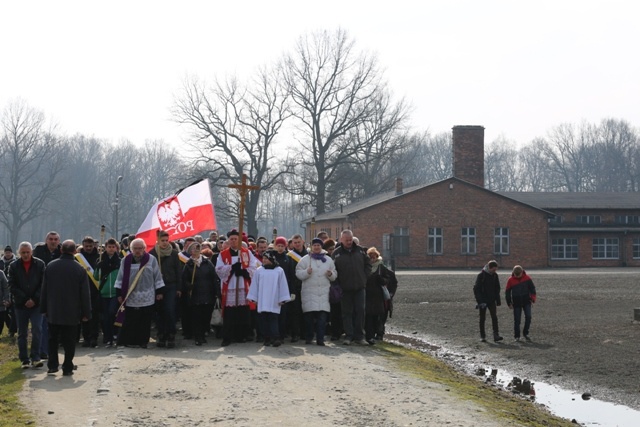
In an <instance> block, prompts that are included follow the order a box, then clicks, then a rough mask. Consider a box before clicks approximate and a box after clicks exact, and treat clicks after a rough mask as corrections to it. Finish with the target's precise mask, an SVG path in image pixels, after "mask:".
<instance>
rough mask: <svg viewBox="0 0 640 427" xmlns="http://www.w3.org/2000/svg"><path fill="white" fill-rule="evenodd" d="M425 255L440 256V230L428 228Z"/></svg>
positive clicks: (438, 228)
mask: <svg viewBox="0 0 640 427" xmlns="http://www.w3.org/2000/svg"><path fill="white" fill-rule="evenodd" d="M427 240H428V244H427V253H428V254H429V255H442V244H443V239H442V228H440V227H429V238H428V239H427Z"/></svg>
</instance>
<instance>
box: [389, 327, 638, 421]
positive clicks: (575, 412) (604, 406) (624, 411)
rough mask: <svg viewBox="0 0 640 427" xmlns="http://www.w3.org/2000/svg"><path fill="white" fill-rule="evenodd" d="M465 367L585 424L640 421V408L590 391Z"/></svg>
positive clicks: (405, 341)
mask: <svg viewBox="0 0 640 427" xmlns="http://www.w3.org/2000/svg"><path fill="white" fill-rule="evenodd" d="M388 337H389V340H390V341H392V342H394V343H395V344H399V345H403V346H406V347H411V348H414V349H416V350H419V351H422V352H425V353H429V354H431V355H433V354H434V353H435V352H436V351H437V352H438V353H440V354H442V352H443V348H442V347H440V346H436V345H433V344H430V343H428V342H426V341H424V340H422V339H421V338H419V337H416V336H406V335H402V334H396V333H394V334H388ZM466 370H467V373H469V374H470V375H475V376H477V377H483V378H484V380H485V381H487V382H493V383H495V384H497V385H499V386H501V387H502V388H504V389H505V390H511V391H512V392H514V393H518V394H521V395H523V396H524V397H525V398H528V399H530V400H534V401H535V402H537V403H539V404H541V405H544V406H545V407H547V408H548V409H549V411H551V413H553V414H554V415H557V416H559V417H562V418H566V419H569V420H576V421H577V422H578V424H580V425H582V426H619V427H623V426H638V425H640V411H637V410H635V409H632V408H629V407H628V406H624V405H616V404H614V403H609V402H604V401H601V400H598V399H593V398H592V397H591V395H586V394H585V395H583V394H580V393H575V392H573V391H568V390H564V389H562V388H560V387H558V386H555V385H551V384H547V383H544V382H540V381H531V380H529V379H525V378H523V379H520V378H517V377H516V375H513V373H510V372H507V371H503V370H498V369H496V368H495V367H491V366H480V365H477V364H471V363H467V364H466Z"/></svg>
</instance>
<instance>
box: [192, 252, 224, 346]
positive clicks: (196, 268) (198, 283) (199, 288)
mask: <svg viewBox="0 0 640 427" xmlns="http://www.w3.org/2000/svg"><path fill="white" fill-rule="evenodd" d="M200 250H201V245H200V243H197V242H196V243H193V244H191V246H189V252H190V254H191V258H190V259H189V261H187V263H186V264H185V265H184V270H183V271H182V292H183V293H185V294H188V295H189V304H190V310H189V313H185V315H190V316H191V318H192V320H193V336H194V338H195V344H196V345H202V344H203V343H206V342H207V340H206V339H205V333H206V332H208V330H209V322H210V321H211V314H212V313H213V305H214V303H215V300H216V298H219V297H220V295H221V291H220V284H219V281H218V280H217V275H216V269H215V267H214V265H213V264H212V263H211V261H209V260H208V259H207V258H205V257H203V256H202V255H201V254H200Z"/></svg>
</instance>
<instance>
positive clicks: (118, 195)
mask: <svg viewBox="0 0 640 427" xmlns="http://www.w3.org/2000/svg"><path fill="white" fill-rule="evenodd" d="M120 181H122V175H120V176H119V177H118V179H117V181H116V203H115V205H116V230H115V231H116V233H115V236H113V237H114V238H115V239H116V240H118V239H119V238H118V213H119V212H118V211H119V209H120V192H119V190H120Z"/></svg>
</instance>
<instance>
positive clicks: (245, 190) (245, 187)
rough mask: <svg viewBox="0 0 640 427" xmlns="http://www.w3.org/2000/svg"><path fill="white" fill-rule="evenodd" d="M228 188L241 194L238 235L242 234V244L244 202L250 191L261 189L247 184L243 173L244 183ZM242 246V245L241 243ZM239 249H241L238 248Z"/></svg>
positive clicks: (230, 185)
mask: <svg viewBox="0 0 640 427" xmlns="http://www.w3.org/2000/svg"><path fill="white" fill-rule="evenodd" d="M227 187H229V188H235V189H236V190H238V193H240V207H239V210H240V212H239V216H240V218H239V221H240V224H239V225H240V227H238V233H240V239H239V240H240V242H242V228H243V226H244V202H245V198H246V197H247V194H248V193H249V191H250V190H258V189H259V188H260V187H259V186H257V185H248V184H247V174H245V173H243V174H242V181H241V184H229V185H227ZM241 244H242V243H241ZM238 249H239V248H238Z"/></svg>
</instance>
